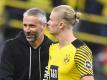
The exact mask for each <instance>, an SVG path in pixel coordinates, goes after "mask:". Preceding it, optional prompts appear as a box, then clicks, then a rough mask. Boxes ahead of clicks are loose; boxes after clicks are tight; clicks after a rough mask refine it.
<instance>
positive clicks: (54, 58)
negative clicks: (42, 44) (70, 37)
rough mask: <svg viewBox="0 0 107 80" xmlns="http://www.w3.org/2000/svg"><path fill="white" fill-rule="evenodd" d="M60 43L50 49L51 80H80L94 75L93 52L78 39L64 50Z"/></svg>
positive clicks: (49, 69)
mask: <svg viewBox="0 0 107 80" xmlns="http://www.w3.org/2000/svg"><path fill="white" fill-rule="evenodd" d="M58 46H59V43H56V44H52V45H51V46H50V49H49V62H48V72H49V80H80V79H81V77H83V76H86V75H93V66H92V62H93V61H92V52H91V50H90V49H89V48H88V47H87V45H86V44H85V43H84V42H83V41H80V40H78V39H76V40H75V41H73V42H72V43H71V44H68V45H66V46H64V47H62V48H60V49H59V48H58Z"/></svg>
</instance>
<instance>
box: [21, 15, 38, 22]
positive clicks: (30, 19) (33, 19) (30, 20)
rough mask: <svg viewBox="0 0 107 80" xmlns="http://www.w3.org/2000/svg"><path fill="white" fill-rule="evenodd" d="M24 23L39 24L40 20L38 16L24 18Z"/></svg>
mask: <svg viewBox="0 0 107 80" xmlns="http://www.w3.org/2000/svg"><path fill="white" fill-rule="evenodd" d="M23 22H37V23H38V22H39V19H38V17H36V16H24V17H23Z"/></svg>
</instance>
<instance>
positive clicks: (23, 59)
mask: <svg viewBox="0 0 107 80" xmlns="http://www.w3.org/2000/svg"><path fill="white" fill-rule="evenodd" d="M51 43H52V41H51V40H49V39H48V38H47V37H46V36H45V38H44V41H43V43H42V44H41V45H40V47H38V48H37V49H33V48H32V47H31V46H30V44H29V43H28V42H27V40H26V38H25V35H24V33H23V32H21V33H20V34H18V36H17V37H16V38H14V39H11V40H8V41H7V42H6V44H5V47H4V49H3V53H2V56H1V63H0V80H43V79H44V74H45V72H46V71H45V68H46V66H47V65H48V49H49V46H50V44H51ZM40 77H41V79H40ZM45 77H46V76H45Z"/></svg>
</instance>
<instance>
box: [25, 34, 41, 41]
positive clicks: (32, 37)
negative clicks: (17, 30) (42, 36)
mask: <svg viewBox="0 0 107 80" xmlns="http://www.w3.org/2000/svg"><path fill="white" fill-rule="evenodd" d="M25 35H26V39H27V41H28V42H30V43H33V42H35V41H36V40H37V38H38V35H39V34H38V33H37V32H36V33H35V34H32V33H25Z"/></svg>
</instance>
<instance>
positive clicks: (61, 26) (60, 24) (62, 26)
mask: <svg viewBox="0 0 107 80" xmlns="http://www.w3.org/2000/svg"><path fill="white" fill-rule="evenodd" d="M64 26H65V23H64V22H63V21H61V22H60V23H59V28H60V29H63V28H64Z"/></svg>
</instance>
